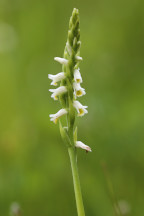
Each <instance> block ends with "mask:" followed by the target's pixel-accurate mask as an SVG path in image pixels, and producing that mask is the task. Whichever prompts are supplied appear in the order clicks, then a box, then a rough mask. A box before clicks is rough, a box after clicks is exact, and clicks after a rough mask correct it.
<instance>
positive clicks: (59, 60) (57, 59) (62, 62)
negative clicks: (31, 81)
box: [54, 57, 68, 65]
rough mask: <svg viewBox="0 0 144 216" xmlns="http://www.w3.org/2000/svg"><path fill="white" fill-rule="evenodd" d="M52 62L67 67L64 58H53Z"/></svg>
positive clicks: (66, 61)
mask: <svg viewBox="0 0 144 216" xmlns="http://www.w3.org/2000/svg"><path fill="white" fill-rule="evenodd" d="M54 60H55V61H57V62H59V63H60V64H64V65H67V63H68V60H67V59H65V58H60V57H55V58H54Z"/></svg>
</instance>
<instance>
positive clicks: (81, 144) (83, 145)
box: [75, 141, 92, 152]
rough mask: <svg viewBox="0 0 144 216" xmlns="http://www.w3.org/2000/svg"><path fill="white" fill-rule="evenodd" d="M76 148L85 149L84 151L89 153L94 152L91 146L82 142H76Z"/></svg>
mask: <svg viewBox="0 0 144 216" xmlns="http://www.w3.org/2000/svg"><path fill="white" fill-rule="evenodd" d="M75 146H76V147H77V148H82V149H84V150H86V151H89V152H91V151H92V150H91V148H90V147H89V146H87V145H85V144H84V143H82V142H81V141H76V144H75Z"/></svg>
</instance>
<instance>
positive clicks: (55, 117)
mask: <svg viewBox="0 0 144 216" xmlns="http://www.w3.org/2000/svg"><path fill="white" fill-rule="evenodd" d="M66 114H67V110H66V109H60V110H59V111H58V112H57V113H55V114H50V115H49V117H50V121H53V122H54V123H55V124H56V123H57V121H58V119H59V118H60V117H61V116H63V115H66Z"/></svg>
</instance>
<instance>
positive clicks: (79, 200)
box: [68, 147, 85, 216]
mask: <svg viewBox="0 0 144 216" xmlns="http://www.w3.org/2000/svg"><path fill="white" fill-rule="evenodd" d="M68 152H69V156H70V163H71V168H72V176H73V184H74V191H75V198H76V206H77V212H78V216H85V212H84V206H83V200H82V194H81V187H80V180H79V175H78V167H77V161H76V152H75V150H74V148H73V147H69V148H68Z"/></svg>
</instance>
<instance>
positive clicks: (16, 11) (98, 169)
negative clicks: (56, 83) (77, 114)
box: [0, 0, 144, 216]
mask: <svg viewBox="0 0 144 216" xmlns="http://www.w3.org/2000/svg"><path fill="white" fill-rule="evenodd" d="M74 7H76V8H78V9H79V10H80V20H81V23H80V27H81V41H82V47H81V56H82V57H83V59H84V60H83V62H82V63H81V65H80V67H81V73H82V76H83V81H84V82H83V85H82V86H83V87H84V88H85V89H86V92H87V94H86V96H84V97H83V98H81V99H80V101H81V102H82V103H83V104H84V105H88V107H89V108H88V111H89V113H88V115H86V116H84V117H83V118H80V119H79V121H78V138H79V140H81V141H83V142H84V143H85V144H87V145H89V146H91V148H92V150H93V152H92V153H89V154H85V152H84V151H82V150H79V151H78V166H79V172H80V179H81V186H82V192H83V198H84V204H85V210H86V215H87V216H113V215H114V209H113V205H115V203H114V201H112V198H111V196H112V194H111V192H110V190H109V188H108V181H110V184H112V185H113V189H114V194H115V196H116V197H117V200H118V201H119V203H120V208H121V209H122V212H123V215H131V216H143V215H144V142H143V141H144V1H143V0H122V1H114V0H109V1H107V0H101V1H100V0H97V1H94V0H89V1H82V0H76V1H75V0H73V1H66V0H61V1H57V0H53V1H52V0H47V1H46V0H25V1H24V0H12V1H11V0H0V216H7V215H9V208H10V205H11V203H12V202H15V201H16V202H18V203H19V204H20V206H21V208H22V212H23V215H26V216H48V215H49V216H61V215H63V216H66V215H68V216H74V215H76V207H75V198H74V192H73V185H72V176H71V169H70V163H69V157H68V154H67V149H66V148H65V146H64V145H63V143H62V140H61V137H60V134H59V129H58V126H55V125H54V124H53V123H52V122H50V121H49V114H51V113H55V112H56V111H58V109H59V108H60V105H59V104H58V103H56V102H54V101H53V100H52V99H51V98H50V92H48V89H49V87H50V80H48V78H47V75H48V73H53V74H56V73H58V72H60V71H61V66H60V65H59V64H58V63H56V62H54V60H53V58H54V57H55V56H62V55H63V50H64V46H65V43H66V39H67V30H68V22H69V18H70V16H71V13H72V9H73V8H74ZM103 161H105V163H106V165H107V168H106V169H107V172H108V176H107V177H106V176H105V174H104V170H103V168H102V165H101V164H102V163H103ZM107 178H108V179H109V180H108V181H107Z"/></svg>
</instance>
